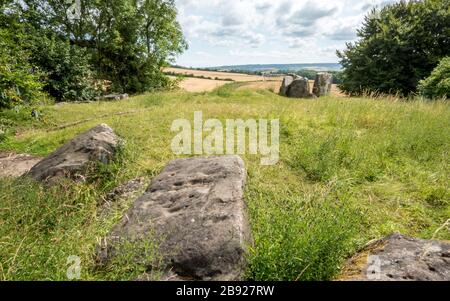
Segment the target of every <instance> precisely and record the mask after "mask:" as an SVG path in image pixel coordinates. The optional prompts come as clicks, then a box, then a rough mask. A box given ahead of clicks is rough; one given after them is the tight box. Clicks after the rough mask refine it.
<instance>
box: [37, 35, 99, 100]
mask: <svg viewBox="0 0 450 301" xmlns="http://www.w3.org/2000/svg"><path fill="white" fill-rule="evenodd" d="M31 47H32V53H33V55H32V61H33V63H34V64H35V65H37V66H39V67H40V68H41V69H42V70H44V71H45V72H46V80H45V86H44V90H45V91H46V92H48V93H49V94H50V95H51V96H53V97H54V98H55V100H56V101H74V100H89V99H92V98H94V97H95V96H96V95H97V94H98V92H97V91H96V90H95V85H94V78H93V74H92V71H91V69H92V67H91V65H90V64H89V55H88V52H87V51H85V50H83V49H81V48H79V47H77V46H71V45H70V44H69V43H68V42H64V41H61V40H58V39H57V38H46V37H45V36H40V37H39V38H36V39H34V40H33V41H32V45H31Z"/></svg>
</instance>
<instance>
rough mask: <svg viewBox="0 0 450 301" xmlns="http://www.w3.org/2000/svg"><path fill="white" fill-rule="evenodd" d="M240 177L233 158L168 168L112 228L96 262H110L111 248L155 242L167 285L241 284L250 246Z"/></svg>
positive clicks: (186, 161)
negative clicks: (171, 282)
mask: <svg viewBox="0 0 450 301" xmlns="http://www.w3.org/2000/svg"><path fill="white" fill-rule="evenodd" d="M245 177H246V171H245V167H244V163H243V161H242V159H241V158H239V157H238V156H221V157H209V158H190V159H179V160H175V161H172V162H170V163H169V164H168V165H167V166H166V167H165V169H164V170H163V172H162V173H161V174H160V175H159V176H157V177H156V178H155V179H154V180H153V181H152V183H151V185H150V187H149V188H148V189H147V191H146V192H145V193H144V195H143V196H141V197H140V198H138V199H137V200H136V201H135V203H134V205H133V207H132V208H131V210H130V211H129V212H128V213H127V214H126V216H125V217H124V218H123V220H122V221H121V222H120V223H119V224H117V225H116V226H115V227H114V228H113V230H112V232H111V235H110V236H109V239H107V241H109V243H108V247H105V246H103V249H102V250H101V252H100V262H103V263H106V262H107V260H108V259H109V257H111V256H113V254H114V242H116V243H117V241H120V240H126V241H130V240H131V241H133V240H140V241H142V240H145V239H152V240H154V239H156V240H157V241H161V243H160V253H161V254H162V255H163V257H164V269H165V271H166V272H165V273H166V275H170V276H168V277H166V278H167V279H169V280H177V279H184V280H186V279H190V280H239V279H242V278H241V277H242V272H243V269H244V268H245V261H244V253H245V250H246V246H247V245H248V244H249V242H250V230H249V226H248V221H247V218H246V210H245V203H244V200H243V188H244V185H245ZM155 236H156V237H155ZM148 269H149V270H150V269H151V268H150V267H148ZM140 279H146V276H145V275H144V276H143V277H141V278H140Z"/></svg>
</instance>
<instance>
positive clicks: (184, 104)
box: [0, 84, 450, 280]
mask: <svg viewBox="0 0 450 301" xmlns="http://www.w3.org/2000/svg"><path fill="white" fill-rule="evenodd" d="M238 86H239V84H230V85H225V86H223V87H221V88H219V89H217V90H215V91H213V92H211V93H186V92H167V93H154V94H146V95H141V96H137V97H133V98H131V99H129V100H126V101H121V102H98V103H82V104H64V105H60V106H47V107H43V108H40V111H41V112H42V115H43V116H44V117H43V118H44V122H31V121H29V120H27V119H26V118H22V117H20V116H19V117H20V118H19V117H17V120H15V124H16V125H15V129H16V131H17V136H15V135H14V134H13V133H12V134H11V135H9V136H8V137H7V138H6V139H4V140H3V142H1V143H0V150H5V151H15V152H26V153H30V154H36V155H46V154H48V153H50V152H51V151H53V150H55V149H57V148H58V147H59V146H61V145H62V144H63V143H65V142H66V141H68V140H70V139H71V138H73V137H74V136H75V135H76V134H78V133H80V132H82V131H85V130H87V129H88V128H90V127H93V126H94V125H96V124H99V123H107V124H108V125H110V126H111V127H112V128H114V130H115V131H116V132H117V133H118V134H119V135H120V136H121V137H123V138H124V139H125V141H126V145H125V153H126V156H125V159H124V160H123V161H122V162H121V163H120V164H118V166H117V168H116V169H114V170H109V171H107V172H106V173H105V176H103V177H101V179H99V180H97V181H94V182H93V183H90V184H72V185H71V186H70V187H69V188H67V187H68V186H67V185H66V186H58V187H55V188H53V189H52V190H50V191H47V190H45V189H43V188H42V187H41V186H40V185H38V184H35V183H31V184H30V183H29V182H23V181H22V180H19V181H11V180H1V181H0V185H1V190H0V279H65V277H66V276H65V273H66V269H67V264H66V258H67V256H69V255H77V256H80V257H81V258H82V264H83V272H82V278H83V279H129V278H130V277H134V276H136V269H137V267H134V266H133V265H132V264H131V265H130V266H127V265H128V264H130V261H129V260H124V259H123V260H118V261H117V262H116V263H115V264H114V265H112V266H110V267H109V268H108V270H107V271H104V270H103V271H101V270H100V271H99V270H98V269H96V268H95V260H94V258H95V256H94V255H95V248H96V246H97V243H98V240H99V239H100V238H101V237H102V236H103V235H105V234H106V233H107V232H108V230H109V229H110V228H111V226H112V225H113V224H114V223H115V222H117V220H118V219H119V218H120V216H121V214H122V213H123V212H124V210H126V208H127V207H128V206H129V205H130V204H131V202H132V200H129V201H127V202H124V203H122V204H119V205H118V206H117V208H115V210H112V211H111V213H110V214H109V215H107V216H103V215H99V214H98V211H99V209H98V208H99V206H98V200H99V199H101V198H102V197H104V195H105V193H107V191H108V189H110V188H111V187H113V186H114V185H117V184H118V183H121V182H123V181H125V180H128V179H131V178H134V177H137V176H146V177H147V178H148V179H149V181H150V179H151V178H152V177H154V176H155V175H156V174H158V173H159V172H160V171H161V169H162V168H163V167H164V165H165V164H166V163H167V162H168V161H170V160H172V159H174V158H176V156H175V155H174V154H173V153H172V151H171V149H170V142H171V139H172V137H173V136H174V133H171V132H170V125H171V123H172V121H173V120H175V119H178V118H187V119H189V120H192V119H193V113H194V111H202V113H203V118H204V119H207V118H217V119H219V120H225V119H237V118H241V119H249V118H254V119H259V118H269V119H271V118H278V119H280V131H281V132H280V140H281V146H280V162H279V163H278V164H277V165H276V166H270V167H267V166H261V165H260V164H259V163H260V161H259V157H258V156H252V155H244V156H243V159H244V161H245V162H246V167H247V170H248V183H247V185H246V192H245V197H246V202H247V204H248V208H249V217H250V221H251V225H252V233H253V238H254V246H253V247H252V248H251V249H250V250H249V254H248V256H249V258H248V260H249V269H248V277H249V278H251V279H258V280H278V279H288V280H313V279H315V280H321V279H332V278H333V277H334V276H335V275H336V273H338V272H339V269H340V267H341V265H342V262H343V260H344V259H345V258H346V257H348V256H349V255H351V254H352V252H354V251H355V250H356V249H357V248H358V247H359V246H361V245H363V244H364V243H366V242H367V241H368V240H370V239H374V238H379V237H381V236H383V235H386V234H389V233H392V232H394V231H400V232H402V233H403V234H407V235H414V236H419V237H423V238H431V237H432V236H433V234H434V233H435V231H436V230H437V229H438V228H439V227H440V226H441V225H442V224H443V223H444V222H445V221H446V220H447V219H448V218H449V217H450V206H449V199H450V192H449V185H448V183H449V180H450V176H449V172H450V171H449V153H448V150H449V149H450V147H449V146H450V136H449V135H450V108H449V105H448V103H446V102H443V101H442V102H424V101H411V102H402V101H393V100H388V99H369V98H360V99H358V98H332V97H325V98H321V99H319V100H295V99H286V98H282V97H279V96H277V95H275V94H273V93H271V92H269V91H263V90H259V91H253V90H245V89H243V90H239V91H236V90H235V88H236V87H238ZM123 113H126V114H123ZM14 114H15V113H12V112H4V113H0V116H2V117H8V118H10V119H14V118H15V115H14ZM19 114H21V113H19ZM21 116H22V115H21ZM80 120H85V122H83V123H80V124H77V125H74V126H70V124H71V123H74V122H77V121H80ZM64 125H66V126H67V127H64V128H60V127H61V126H64ZM105 179H106V180H105ZM436 238H440V239H450V234H449V231H447V229H444V230H443V231H439V233H437V234H436ZM125 258H126V256H125Z"/></svg>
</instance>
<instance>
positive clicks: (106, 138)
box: [27, 124, 120, 181]
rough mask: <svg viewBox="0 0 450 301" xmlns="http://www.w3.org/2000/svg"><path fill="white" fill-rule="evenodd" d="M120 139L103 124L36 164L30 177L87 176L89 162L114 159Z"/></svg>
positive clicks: (43, 178) (37, 178)
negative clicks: (84, 174)
mask: <svg viewBox="0 0 450 301" xmlns="http://www.w3.org/2000/svg"><path fill="white" fill-rule="evenodd" d="M119 142H120V139H119V138H118V137H117V136H116V134H115V133H114V131H113V130H112V129H111V128H110V127H109V126H108V125H106V124H100V125H98V126H96V127H94V128H92V129H90V130H89V131H87V132H85V133H82V134H80V135H78V136H77V137H75V138H74V139H72V140H71V141H69V142H67V143H66V144H65V145H64V146H62V147H61V148H59V149H58V150H56V151H55V152H53V153H52V154H50V155H49V156H47V157H45V158H44V159H43V160H42V161H40V162H39V163H38V164H36V165H34V166H33V167H32V168H31V170H30V171H29V172H28V173H27V175H29V176H31V177H33V178H34V179H36V180H38V181H47V180H51V179H52V178H55V177H59V176H71V177H76V176H80V175H81V176H83V173H84V172H85V169H86V168H87V167H88V165H89V163H91V162H95V161H99V162H102V163H108V162H110V161H111V160H112V158H113V157H114V155H115V153H116V151H117V148H118V146H119Z"/></svg>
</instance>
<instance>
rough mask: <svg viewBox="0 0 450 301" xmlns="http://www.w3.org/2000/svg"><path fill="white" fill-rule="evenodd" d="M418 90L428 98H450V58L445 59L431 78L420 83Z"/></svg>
mask: <svg viewBox="0 0 450 301" xmlns="http://www.w3.org/2000/svg"><path fill="white" fill-rule="evenodd" d="M418 89H419V92H420V94H422V95H423V96H425V97H428V98H439V97H445V98H450V56H448V57H445V58H443V59H442V60H441V62H440V63H439V65H438V66H437V67H436V68H434V70H433V72H431V74H430V76H429V77H427V78H426V79H424V80H421V81H420V83H419V88H418Z"/></svg>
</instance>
